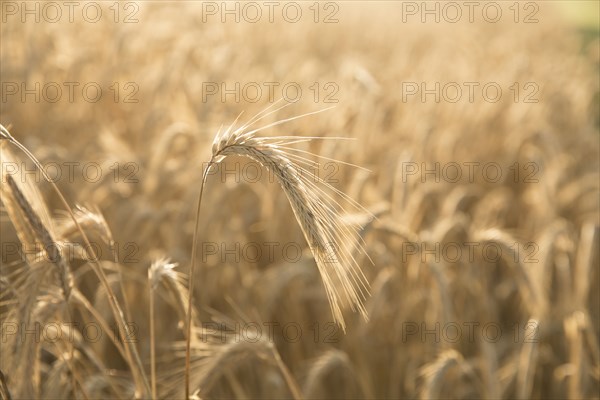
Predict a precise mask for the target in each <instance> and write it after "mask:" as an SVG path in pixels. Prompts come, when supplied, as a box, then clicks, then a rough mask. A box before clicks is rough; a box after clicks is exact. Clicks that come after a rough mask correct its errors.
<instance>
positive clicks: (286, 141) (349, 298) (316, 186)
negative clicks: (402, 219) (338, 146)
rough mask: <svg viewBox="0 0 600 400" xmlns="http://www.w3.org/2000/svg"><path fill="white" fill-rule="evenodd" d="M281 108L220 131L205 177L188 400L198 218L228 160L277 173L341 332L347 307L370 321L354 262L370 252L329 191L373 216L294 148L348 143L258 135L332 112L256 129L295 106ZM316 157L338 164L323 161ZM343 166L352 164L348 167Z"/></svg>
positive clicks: (365, 289)
mask: <svg viewBox="0 0 600 400" xmlns="http://www.w3.org/2000/svg"><path fill="white" fill-rule="evenodd" d="M276 104H277V103H274V104H273V105H271V106H269V107H267V108H266V109H265V110H263V111H262V112H260V113H258V114H257V115H255V116H254V117H253V118H251V119H250V120H249V121H248V122H247V123H246V124H243V125H242V126H240V127H238V128H236V129H234V126H235V124H236V123H237V121H238V119H239V116H238V118H236V120H235V121H234V122H233V123H232V124H231V125H230V126H229V128H227V129H226V130H224V131H222V132H221V130H219V132H218V133H217V135H216V136H215V138H214V141H213V145H212V157H211V160H210V162H209V163H208V165H207V167H206V169H205V171H204V174H203V178H202V184H201V189H200V197H199V200H198V208H197V214H196V228H195V230H194V237H193V244H192V258H191V268H190V276H189V278H190V281H189V291H190V297H189V303H188V321H187V335H186V336H187V342H186V398H189V376H188V375H189V362H190V336H191V310H192V295H193V283H194V270H195V259H196V247H197V244H196V242H197V235H198V219H199V212H200V205H201V201H202V192H203V190H204V185H205V182H206V178H207V176H208V172H209V171H210V169H211V168H212V167H213V166H214V165H216V164H218V163H220V162H222V161H223V160H224V159H225V158H226V157H227V156H230V155H237V156H243V157H247V158H250V159H252V160H254V161H256V162H258V163H259V164H261V165H262V166H263V167H265V168H267V169H268V170H270V171H271V172H273V174H274V175H275V176H276V177H277V179H278V181H279V184H280V185H281V188H282V189H283V191H284V193H285V194H286V196H287V198H288V200H289V202H290V205H291V207H292V210H293V212H294V215H295V217H296V220H297V222H298V224H299V225H300V228H301V229H302V232H303V234H304V237H305V239H306V241H307V242H308V245H309V246H310V249H311V251H312V253H313V256H314V258H315V261H316V263H317V267H318V269H319V272H320V275H321V278H322V280H323V284H324V286H325V291H326V293H327V298H328V300H329V305H330V307H331V310H332V313H333V317H334V319H335V321H336V322H337V323H338V324H339V325H340V326H341V328H342V329H343V330H344V331H345V330H346V324H345V321H344V317H343V314H342V305H343V304H344V305H345V304H349V305H350V306H351V308H352V309H353V310H355V311H356V310H358V311H359V312H360V314H361V315H362V316H363V317H364V319H365V320H368V315H367V310H366V308H365V306H364V302H365V299H366V297H367V296H368V294H369V284H368V282H367V279H366V278H365V276H364V274H363V273H362V271H361V269H360V266H359V264H358V261H357V260H356V258H355V257H354V252H355V251H360V252H363V253H365V251H364V248H363V245H362V239H360V235H359V228H360V226H358V227H357V226H353V225H351V224H348V223H347V222H345V221H344V220H343V218H342V216H343V214H345V209H344V206H343V205H342V204H341V203H340V202H338V201H337V200H336V199H335V198H334V197H333V196H332V195H331V194H329V193H328V192H327V190H328V191H329V192H333V193H335V194H337V195H338V196H340V197H341V198H342V199H343V200H344V201H345V202H347V203H348V204H350V206H352V207H354V208H356V209H359V210H361V211H365V212H367V213H368V214H369V215H370V213H369V212H368V211H367V210H365V209H364V208H363V207H362V206H361V205H360V204H358V203H357V202H356V201H354V200H352V199H351V198H350V197H349V196H348V195H346V194H345V193H343V192H341V191H340V190H338V189H336V188H334V187H333V186H331V185H330V184H329V183H327V182H326V181H324V180H323V179H321V178H319V177H318V176H317V175H316V174H314V173H313V172H311V171H310V168H307V167H314V166H315V165H316V163H315V162H314V161H313V160H311V159H309V158H307V157H306V156H305V155H312V156H315V155H313V154H311V153H309V152H307V151H304V150H301V149H296V148H293V147H290V145H292V144H296V143H302V142H308V141H311V140H316V139H320V140H325V139H333V140H340V139H345V138H331V137H295V136H275V137H258V136H256V134H257V133H258V132H261V131H263V130H265V129H268V128H271V127H275V126H279V125H281V124H284V123H286V122H290V121H293V120H296V119H299V118H302V117H306V116H309V115H313V114H316V113H319V112H322V111H326V110H327V109H325V110H320V111H316V112H311V113H306V114H302V115H299V116H296V117H292V118H287V119H282V120H278V121H276V122H273V123H270V124H267V125H265V126H262V127H260V128H255V129H251V127H252V126H253V125H254V124H255V123H256V122H258V121H260V120H262V119H264V118H265V117H267V116H269V115H271V114H273V113H275V112H277V111H279V110H281V109H283V108H285V107H287V106H288V105H289V104H290V103H288V104H285V105H283V106H282V107H279V108H276V109H274V110H270V109H271V108H272V107H274V106H275V105H276ZM316 157H319V158H322V159H325V160H329V161H335V160H332V159H330V158H327V157H323V156H316ZM338 162H339V161H338ZM340 163H342V164H348V163H344V162H340ZM348 165H352V164H348ZM353 166H355V165H353ZM355 167H356V166H355ZM324 188H325V189H327V190H325V189H324ZM340 289H341V290H340Z"/></svg>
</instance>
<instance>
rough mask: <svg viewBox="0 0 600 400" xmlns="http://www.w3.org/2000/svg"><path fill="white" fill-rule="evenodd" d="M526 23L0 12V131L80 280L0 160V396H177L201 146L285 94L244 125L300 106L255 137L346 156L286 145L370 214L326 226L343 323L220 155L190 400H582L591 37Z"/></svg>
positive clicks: (597, 353) (254, 184)
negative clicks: (340, 231)
mask: <svg viewBox="0 0 600 400" xmlns="http://www.w3.org/2000/svg"><path fill="white" fill-rule="evenodd" d="M530 3H531V4H537V6H538V7H539V10H538V12H537V14H536V18H537V19H538V21H537V22H535V23H521V22H522V20H523V19H524V18H525V16H526V12H529V11H530V10H529V9H526V8H520V10H521V14H520V15H519V18H520V19H519V21H520V22H519V23H516V22H515V20H514V18H513V17H514V15H513V14H511V11H512V9H510V8H509V7H510V6H511V4H512V3H511V4H508V3H505V2H500V3H498V4H500V5H501V7H502V10H503V12H504V16H505V18H503V19H501V20H500V21H498V22H497V23H489V22H488V21H486V20H485V19H482V18H475V21H474V22H472V23H471V22H468V21H464V20H461V21H460V22H458V23H448V22H446V21H444V20H443V19H442V20H441V21H440V22H439V23H435V22H431V20H429V21H430V22H429V23H422V22H421V19H420V16H419V15H417V16H413V15H412V14H406V11H407V9H406V2H403V3H401V2H398V3H395V2H336V3H315V4H317V6H316V7H317V9H318V10H319V11H320V13H319V15H318V20H319V22H315V18H316V14H315V8H310V7H315V6H314V4H313V3H304V2H299V3H295V4H299V7H300V8H301V10H302V12H303V18H302V19H301V20H300V21H299V22H298V23H289V22H288V21H286V20H284V19H282V18H277V17H275V21H274V22H273V23H271V22H269V21H268V20H265V19H264V18H263V19H261V20H260V21H258V22H256V23H252V22H248V21H245V20H244V19H243V18H242V20H240V21H239V22H236V21H235V20H234V19H233V17H231V16H230V17H229V18H228V19H226V21H225V22H222V21H221V19H220V15H219V14H215V15H212V14H210V13H207V12H206V11H207V10H209V9H208V8H206V6H205V5H206V2H205V3H200V2H181V3H177V4H166V3H163V2H154V1H152V2H139V3H133V2H131V3H123V5H122V6H118V10H119V11H120V14H119V15H118V18H117V22H115V17H116V14H115V11H114V8H113V9H111V8H110V7H111V6H113V7H114V5H113V4H112V3H104V2H101V3H95V4H100V5H101V8H102V11H103V14H102V15H103V16H104V17H103V18H100V19H99V20H98V21H97V22H94V23H90V22H89V20H85V19H83V18H78V17H77V15H80V14H78V13H75V15H76V17H75V18H74V21H73V22H69V21H64V20H61V21H60V22H57V23H51V22H48V21H45V20H44V18H42V20H41V21H40V22H39V23H38V22H35V21H33V20H32V19H31V18H32V17H28V18H30V19H27V20H25V21H22V16H21V14H19V13H20V11H21V10H20V9H18V10H17V14H14V15H13V14H12V13H13V11H14V10H15V9H14V8H11V7H13V6H14V7H23V6H22V5H21V4H20V3H14V2H3V3H2V4H1V5H2V12H3V14H2V18H3V19H2V25H1V28H0V34H1V38H0V42H1V45H2V46H1V50H0V56H1V57H0V59H1V66H0V73H1V81H2V93H1V97H2V103H1V110H0V123H2V125H4V126H5V127H7V128H8V130H9V131H10V133H11V134H12V135H13V136H14V137H15V138H16V139H18V140H19V141H20V142H22V143H23V144H24V145H25V146H26V147H27V148H28V149H29V150H30V151H31V152H32V153H33V154H35V156H36V157H37V158H39V160H40V161H41V163H42V164H44V165H45V166H46V167H47V171H48V173H49V174H50V175H52V176H55V177H56V176H57V175H56V174H57V173H60V177H59V178H57V179H56V182H55V183H56V185H57V187H58V188H59V189H60V191H61V192H62V193H63V194H64V196H65V198H66V199H67V201H68V202H69V204H70V205H71V206H74V205H76V204H77V205H81V207H80V208H75V212H74V216H75V218H76V219H77V221H78V222H79V224H80V225H81V228H82V230H83V231H84V232H85V233H86V235H87V236H89V239H90V241H91V242H92V243H93V244H94V247H95V251H96V253H97V254H98V256H99V260H98V262H97V263H94V262H92V260H90V259H89V254H86V253H85V251H83V250H82V246H81V244H82V243H83V238H82V235H81V232H79V231H78V229H77V227H76V226H75V224H74V223H73V221H72V220H71V219H70V217H69V215H68V214H67V212H66V210H65V207H64V204H63V203H62V202H61V199H60V198H59V196H57V194H56V192H55V191H54V190H53V187H52V186H51V185H50V184H48V182H46V181H45V180H44V179H43V176H41V174H40V173H38V172H35V171H36V170H35V168H34V166H33V164H32V163H31V161H30V160H28V159H27V157H25V155H24V154H23V153H22V152H20V151H18V149H16V148H15V147H14V146H11V145H10V144H9V143H8V140H0V146H1V151H2V153H1V154H2V160H1V161H2V183H1V184H2V208H1V213H0V216H1V219H0V228H1V231H0V232H1V235H2V236H1V242H2V257H1V265H0V288H1V289H0V290H1V292H0V324H1V332H0V333H1V343H0V345H1V352H0V370H1V372H2V374H1V375H0V378H2V379H0V394H1V395H2V398H9V396H10V398H13V399H20V398H27V399H29V398H47V399H58V398H89V399H96V398H103V399H105V398H133V397H136V398H150V397H158V398H183V397H184V365H185V364H184V353H185V333H186V332H185V313H186V311H187V309H186V304H187V301H188V298H189V297H188V295H189V292H188V289H187V286H188V282H187V277H188V274H189V266H190V254H191V250H192V236H193V231H194V223H195V213H196V202H197V197H198V194H199V191H200V182H201V181H202V174H203V170H204V168H205V167H206V163H207V162H208V160H210V158H211V146H212V142H213V138H214V136H215V134H216V133H217V132H218V131H219V129H220V127H227V126H229V125H230V124H232V123H233V122H234V120H236V117H238V116H239V115H240V113H241V112H243V114H242V115H241V117H240V119H239V121H240V123H244V122H247V121H248V120H250V119H251V118H252V116H254V115H256V114H257V113H259V112H261V111H263V110H265V109H266V108H267V107H269V106H271V105H273V103H274V101H277V100H280V99H281V98H284V100H285V97H286V96H291V97H294V96H295V94H294V89H295V88H298V87H300V88H301V91H302V94H301V96H298V97H299V98H298V101H297V102H295V103H294V104H292V105H290V106H288V107H285V108H284V109H282V110H280V111H278V112H276V113H274V114H273V115H270V116H269V117H267V118H265V121H264V124H268V123H272V122H275V121H278V120H282V119H285V118H291V117H294V116H298V115H302V114H305V113H311V112H314V111H319V110H324V111H322V112H320V113H317V114H315V115H310V116H307V117H303V118H300V119H297V120H293V121H290V122H288V123H286V124H283V125H280V126H276V127H273V128H270V129H269V130H267V131H265V132H264V133H261V134H264V135H266V136H269V135H271V136H292V137H298V138H302V137H343V138H351V139H353V140H339V141H338V140H323V141H320V140H316V141H312V142H308V143H298V144H295V145H294V146H295V147H296V148H298V149H300V150H302V151H307V152H311V153H314V154H317V155H319V156H322V157H326V159H325V158H321V159H315V161H318V162H319V163H320V164H319V166H318V167H317V170H316V171H317V175H318V176H319V177H321V178H322V179H324V180H327V181H328V182H329V183H331V184H332V185H333V186H334V187H335V188H336V189H338V190H341V191H343V192H345V193H347V194H348V196H349V197H350V198H351V199H353V200H355V201H357V202H358V203H360V204H361V205H362V206H364V207H365V209H366V210H367V211H368V212H366V211H364V212H361V211H360V210H358V211H356V212H354V213H352V214H351V215H348V216H346V218H347V220H348V221H349V222H348V223H349V224H350V223H351V222H353V221H358V223H359V224H360V225H363V229H362V230H361V231H360V238H361V239H362V240H363V241H364V243H363V246H364V248H365V249H366V253H367V254H360V253H357V254H356V255H355V258H356V262H357V264H358V265H360V268H361V270H362V271H363V272H364V274H365V275H366V278H367V280H368V281H369V282H370V286H371V287H370V292H371V296H370V297H368V298H367V301H366V310H367V312H368V315H369V319H368V321H365V320H364V319H363V318H361V316H360V314H359V313H354V312H352V311H351V310H349V309H348V310H344V319H345V321H346V332H345V333H344V332H343V331H342V329H341V328H340V327H339V326H338V325H336V324H335V323H334V322H333V321H334V319H333V316H332V312H331V309H330V307H329V305H328V297H327V293H326V291H325V288H324V286H323V283H322V281H321V278H320V276H319V270H318V269H317V264H316V263H315V260H314V258H313V256H312V254H311V252H310V249H309V244H308V243H306V241H305V239H304V236H303V231H302V229H301V228H300V226H298V224H297V223H296V219H295V217H294V215H295V214H294V210H292V208H291V207H290V205H289V203H288V200H287V198H286V194H285V193H284V192H283V191H282V190H281V189H280V188H279V187H278V185H277V182H276V181H274V180H273V179H271V178H272V177H271V176H269V174H268V172H267V171H266V170H264V169H259V168H258V167H257V166H256V165H254V166H253V165H252V162H251V161H247V160H245V159H243V158H241V157H232V158H229V159H227V160H226V161H224V162H223V163H222V164H221V166H220V167H219V169H217V170H216V171H215V172H214V173H213V174H210V175H209V176H208V179H207V183H206V188H205V193H204V195H203V200H202V209H201V212H200V220H199V223H200V225H199V226H200V230H199V236H198V238H197V243H198V244H199V248H198V249H199V253H198V255H197V258H196V264H197V268H198V270H197V274H196V275H195V278H196V279H195V282H194V295H193V302H194V306H195V307H194V312H193V314H192V320H193V321H194V324H193V337H192V340H191V346H192V360H191V374H190V375H191V377H190V380H191V383H192V386H191V390H192V392H193V393H194V396H196V397H198V398H207V399H211V398H216V399H220V398H240V399H246V398H277V399H279V398H306V399H331V398H353V399H383V398H386V399H387V398H390V399H391V398H393V399H397V398H423V399H433V398H468V399H480V398H486V399H499V398H557V399H562V398H573V399H579V398H585V399H598V398H599V397H600V396H599V392H600V345H599V339H598V337H599V336H598V335H599V333H600V299H599V293H600V292H599V291H600V268H599V266H600V263H599V252H598V249H599V242H598V241H599V234H600V232H599V223H600V221H599V201H600V196H599V195H600V188H599V185H600V184H599V182H600V179H599V178H600V176H599V175H600V174H599V167H600V165H599V154H600V153H599V150H600V149H599V144H600V143H599V129H600V111H599V105H600V104H599V90H600V79H599V76H598V67H599V65H600V48H599V46H600V40H599V38H598V29H597V25H596V27H595V30H594V29H592V31H591V33H590V31H589V29H588V31H586V32H587V33H586V35H581V34H580V33H579V31H578V28H577V27H576V26H574V25H571V24H570V23H569V22H568V21H566V20H565V19H564V18H563V17H562V16H561V11H560V8H557V7H556V6H555V4H553V2H538V3H533V2H530ZM7 4H9V6H7ZM23 4H25V3H23ZM31 4H36V2H32V3H31ZM38 4H41V5H40V7H41V9H43V4H44V3H38ZM82 4H83V3H82ZM115 4H117V3H115ZM203 4H204V5H203ZM220 4H221V3H210V6H211V7H212V6H216V7H219V6H220ZM230 4H234V3H230ZM238 4H241V3H238ZM260 4H262V3H260ZM281 4H285V3H281ZM327 4H334V5H335V7H334V6H327ZM412 4H413V3H411V6H412ZM414 4H416V5H417V6H419V4H420V3H414ZM440 4H441V3H440ZM263 6H264V5H263ZM31 7H34V6H31ZM203 7H204V8H203ZM231 7H234V6H233V5H232V6H231ZM240 7H241V6H240ZM210 10H212V8H211V9H210ZM264 10H265V8H263V11H264ZM63 11H64V10H63ZM134 11H135V13H134V17H135V18H134V19H135V20H136V22H132V23H124V22H123V21H124V20H125V19H126V17H127V16H128V15H130V13H132V12H134ZM332 11H336V13H335V19H336V22H334V23H323V20H324V19H325V18H326V16H327V15H329V13H331V12H332ZM77 12H79V9H77ZM52 15H53V14H52ZM65 15H66V14H65ZM132 15H133V14H132ZM275 15H276V16H277V15H279V14H275ZM475 15H479V14H475ZM63 17H65V16H64V15H63ZM405 17H406V21H405V20H404V19H403V18H405ZM588 20H589V19H588ZM596 24H597V19H596ZM586 27H587V28H589V24H588V25H586ZM436 83H437V84H439V85H440V88H441V89H440V90H438V91H437V93H436V91H435V90H433V89H435V88H436ZM36 84H39V87H38V86H36ZM48 84H49V85H48ZM422 84H424V85H425V86H424V87H423V86H422ZM486 84H489V85H488V86H489V87H491V88H492V89H494V88H497V87H500V88H501V90H502V95H501V96H500V97H499V98H497V101H496V98H494V101H490V99H489V97H486V96H488V95H489V96H493V91H490V92H483V91H482V88H483V87H484V86H485V85H486ZM45 85H46V86H45ZM236 85H239V87H240V89H239V90H237V89H236V88H237V86H236ZM469 85H470V86H469ZM57 87H59V88H60V90H61V92H60V93H61V94H60V95H57V94H55V93H56V92H55V91H56V90H57V89H56V88H57ZM84 87H86V88H88V87H89V88H90V91H89V92H88V91H87V89H86V91H83V90H82V89H83V88H84ZM97 87H100V88H101V90H102V96H101V97H100V98H99V100H98V101H90V97H86V96H91V98H93V99H95V97H94V96H95V92H94V90H95V89H96V88H97ZM244 87H247V88H248V91H247V92H244V90H243V88H244ZM257 87H259V88H260V89H261V90H262V94H261V95H260V96H255V90H256V88H257ZM283 87H290V88H291V89H290V91H289V92H285V91H282V88H283ZM457 87H459V88H460V89H461V90H462V97H460V99H459V100H458V101H452V100H453V99H455V93H456V92H455V90H456V88H457ZM45 88H46V89H45ZM69 88H72V92H69V90H70V89H69ZM423 88H425V89H426V90H429V92H427V91H426V90H423ZM443 88H446V89H447V90H445V89H443ZM469 88H473V100H472V101H471V100H470V98H469ZM25 89H27V90H29V92H28V91H27V90H25ZM226 90H229V94H226V93H225V92H226ZM432 90H433V92H432ZM215 91H216V92H215ZM415 91H416V92H415ZM28 93H29V94H28ZM427 93H429V94H427ZM71 95H72V96H71ZM70 96H71V97H70ZM223 96H224V97H223ZM255 97H257V98H258V99H257V101H253V100H254V99H255ZM438 97H439V98H438ZM54 100H56V101H54ZM529 100H531V101H529ZM330 106H335V107H333V108H332V109H329V110H325V109H326V108H328V107H330ZM329 159H335V160H340V161H341V162H343V163H341V162H340V163H335V162H329V163H328V162H327V160H329ZM344 163H350V164H352V165H355V166H358V167H360V168H356V167H353V166H351V165H346V164H344ZM484 166H490V168H489V169H487V168H486V169H484ZM492 167H493V168H492ZM364 169H368V170H369V171H370V172H369V171H365V170H364ZM457 170H458V171H459V172H460V174H459V175H456V171H457ZM257 171H261V172H260V173H258V172H257ZM470 172H471V173H470ZM257 174H258V175H257ZM15 181H16V183H14V182H15ZM11 182H12V183H11ZM23 198H24V199H26V202H25V203H24V202H23ZM27 203H30V204H29V206H28V205H27ZM29 214H35V215H37V216H38V217H39V218H38V219H39V221H40V223H39V224H37V226H38V229H37V230H36V223H35V222H36V220H35V218H33V219H32V217H30V216H29ZM373 216H375V217H376V218H373ZM40 224H41V225H42V226H44V227H45V228H44V229H40V228H39V225H40ZM45 231H47V232H45ZM44 238H46V239H47V240H50V241H56V242H58V243H59V244H61V246H62V248H63V251H62V253H61V254H62V256H64V258H65V259H66V260H67V261H68V264H69V266H68V267H69V274H70V275H71V278H72V281H69V279H70V278H69V277H68V276H67V275H69V274H66V275H65V274H63V275H60V274H57V271H62V270H60V267H59V264H60V263H59V262H56V260H54V261H53V260H51V259H49V258H50V257H49V256H48V254H49V253H46V251H45V250H44V246H43V244H44ZM48 238H50V239H48ZM40 245H42V246H40ZM367 255H368V256H367ZM369 258H370V259H369ZM99 270H100V271H99ZM102 273H104V274H105V276H106V285H104V284H101V278H100V279H99V276H100V275H101V274H102ZM61 282H62V284H61ZM69 282H72V283H71V285H72V288H73V289H72V293H71V294H70V296H67V295H66V292H67V291H68V290H65V289H64V287H68V286H69ZM107 286H108V287H109V288H110V290H107ZM111 292H113V293H114V294H115V299H114V301H115V302H116V303H117V305H118V306H119V307H120V308H122V312H123V315H124V319H125V320H126V321H127V322H128V324H127V326H128V328H129V329H130V331H128V332H126V335H123V332H122V331H120V329H122V328H123V327H122V326H121V325H120V323H119V320H118V319H119V318H118V313H115V309H114V304H113V303H111V301H112V300H111ZM73 327H74V328H73ZM125 336H126V337H125ZM136 354H137V357H138V360H137V361H136ZM153 366H154V367H153ZM153 369H154V371H153ZM153 395H154V396H153Z"/></svg>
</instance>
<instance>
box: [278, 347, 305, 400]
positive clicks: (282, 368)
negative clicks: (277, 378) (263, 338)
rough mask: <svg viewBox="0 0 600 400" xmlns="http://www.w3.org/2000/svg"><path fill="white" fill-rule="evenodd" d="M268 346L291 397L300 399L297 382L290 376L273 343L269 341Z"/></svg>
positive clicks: (295, 399)
mask: <svg viewBox="0 0 600 400" xmlns="http://www.w3.org/2000/svg"><path fill="white" fill-rule="evenodd" d="M270 347H271V352H272V353H273V358H275V363H276V364H277V367H278V368H279V370H280V371H281V373H282V374H283V378H284V379H285V382H286V383H287V385H288V388H289V389H290V392H291V393H292V397H293V398H294V400H301V399H302V392H301V391H300V388H299V387H298V383H296V380H295V379H294V377H293V376H292V373H291V372H290V370H289V369H288V367H286V365H285V363H284V362H283V360H282V359H281V356H280V355H279V352H278V351H277V348H275V345H273V344H272V343H271V344H270Z"/></svg>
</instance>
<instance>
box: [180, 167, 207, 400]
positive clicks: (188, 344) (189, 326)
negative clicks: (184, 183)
mask: <svg viewBox="0 0 600 400" xmlns="http://www.w3.org/2000/svg"><path fill="white" fill-rule="evenodd" d="M213 164H214V161H213V159H212V158H211V160H210V162H209V163H208V165H207V167H206V169H205V170H204V174H203V175H202V183H201V184H200V195H199V196H198V207H197V209H196V225H195V226H194V236H193V239H192V259H191V261H190V276H189V281H188V291H189V293H190V294H189V296H188V310H187V323H186V335H185V336H186V337H185V399H186V400H187V399H189V398H190V358H191V339H192V299H193V297H194V271H195V270H196V248H197V243H196V242H197V240H198V228H199V225H200V206H201V205H202V193H203V192H204V185H205V184H206V178H207V177H208V171H210V168H211V167H212V166H213Z"/></svg>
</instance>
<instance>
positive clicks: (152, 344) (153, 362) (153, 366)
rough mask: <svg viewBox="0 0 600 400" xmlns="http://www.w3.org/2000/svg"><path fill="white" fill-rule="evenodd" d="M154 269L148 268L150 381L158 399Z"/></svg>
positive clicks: (153, 394)
mask: <svg viewBox="0 0 600 400" xmlns="http://www.w3.org/2000/svg"><path fill="white" fill-rule="evenodd" d="M151 273H152V271H151V270H150V269H148V299H149V303H150V306H149V307H150V383H151V385H152V398H153V399H156V338H155V336H154V291H153V290H152V277H151Z"/></svg>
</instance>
